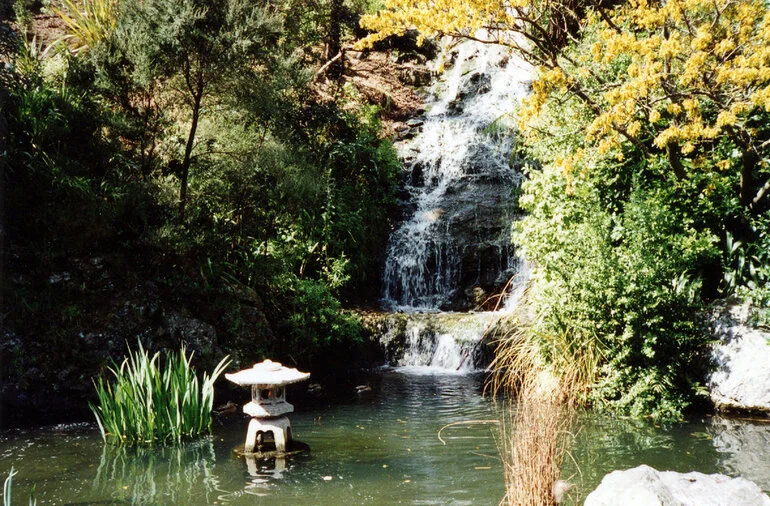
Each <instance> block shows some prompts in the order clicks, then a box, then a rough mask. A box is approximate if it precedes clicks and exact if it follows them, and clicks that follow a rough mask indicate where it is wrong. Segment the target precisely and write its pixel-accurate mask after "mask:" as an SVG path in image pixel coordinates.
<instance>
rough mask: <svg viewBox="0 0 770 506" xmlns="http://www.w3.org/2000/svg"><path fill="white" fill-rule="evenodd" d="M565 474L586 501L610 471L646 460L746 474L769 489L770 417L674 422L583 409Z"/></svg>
mask: <svg viewBox="0 0 770 506" xmlns="http://www.w3.org/2000/svg"><path fill="white" fill-rule="evenodd" d="M578 426H579V431H578V434H577V436H576V440H575V445H574V447H573V449H572V452H571V456H570V458H568V459H567V462H566V463H565V466H564V476H566V477H569V479H570V481H573V482H575V483H577V484H578V486H579V491H578V494H577V495H578V497H577V499H576V502H575V503H576V504H578V503H581V501H582V499H584V498H585V496H586V495H588V493H590V492H591V491H592V490H593V489H594V488H596V486H598V484H599V482H600V481H601V479H602V478H603V477H604V475H606V474H607V473H609V472H611V471H613V470H615V469H629V468H632V467H636V466H639V465H641V464H647V465H649V466H652V467H654V468H656V469H658V470H661V471H664V470H666V471H678V472H690V471H699V472H702V473H706V474H712V473H721V474H726V475H728V476H732V477H737V476H742V477H744V478H747V479H749V480H752V481H753V482H755V483H756V484H757V485H758V486H759V487H760V488H762V489H763V490H764V491H765V492H768V491H770V467H768V465H767V462H770V423H760V422H757V421H754V422H752V421H747V420H730V419H725V418H709V417H707V418H699V419H691V420H689V421H686V422H682V423H678V424H673V425H669V426H662V427H661V426H656V425H653V424H651V423H648V422H646V421H641V420H632V419H620V418H613V417H609V416H606V415H597V414H590V413H587V414H584V415H583V416H582V417H581V418H580V421H579V423H578Z"/></svg>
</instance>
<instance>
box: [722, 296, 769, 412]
mask: <svg viewBox="0 0 770 506" xmlns="http://www.w3.org/2000/svg"><path fill="white" fill-rule="evenodd" d="M747 312H748V308H747V307H745V306H744V307H732V308H729V309H727V310H724V311H722V312H721V314H720V315H719V316H718V317H717V318H716V320H715V322H714V333H715V336H716V338H717V339H718V340H717V343H716V344H715V345H714V348H713V351H712V358H713V361H714V364H715V366H716V367H715V369H714V370H713V371H712V373H711V374H710V376H709V378H708V381H707V385H708V389H709V395H710V397H711V400H712V402H713V403H714V406H715V407H716V408H717V409H718V410H720V411H737V412H753V413H763V414H766V415H770V334H769V333H767V332H763V331H761V330H759V329H755V328H751V327H749V326H747V325H746V324H745V323H744V322H745V319H746V318H745V317H746V314H747Z"/></svg>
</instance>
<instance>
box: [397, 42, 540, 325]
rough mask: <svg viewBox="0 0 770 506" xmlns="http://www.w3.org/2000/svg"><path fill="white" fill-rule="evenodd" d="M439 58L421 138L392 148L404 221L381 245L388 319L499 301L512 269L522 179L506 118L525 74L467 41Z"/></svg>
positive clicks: (498, 53) (506, 55) (497, 50)
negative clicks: (486, 299) (398, 160)
mask: <svg viewBox="0 0 770 506" xmlns="http://www.w3.org/2000/svg"><path fill="white" fill-rule="evenodd" d="M448 58H449V60H450V61H449V62H448V63H449V64H451V69H450V70H448V71H446V72H445V73H444V74H443V75H442V77H440V78H439V79H438V80H437V81H436V83H435V84H434V85H433V87H432V95H433V99H432V100H430V101H429V102H428V103H427V104H426V111H427V112H426V113H425V114H424V116H423V117H422V118H421V122H422V124H421V125H420V127H421V131H420V132H419V133H418V134H417V135H416V136H415V137H414V138H412V139H410V140H408V141H406V142H403V143H401V144H400V145H398V146H397V147H398V148H399V152H400V155H401V157H402V159H403V161H404V166H405V169H406V171H407V172H406V173H407V176H406V183H405V190H406V192H407V193H408V195H409V201H408V204H407V205H408V206H409V208H410V210H411V213H410V215H409V216H408V217H407V219H405V220H404V221H403V223H401V225H400V226H399V227H398V228H397V229H396V230H395V231H394V232H393V233H392V234H391V236H390V239H389V243H388V250H387V255H386V263H385V271H384V278H383V285H384V293H383V303H384V305H385V306H386V307H389V308H391V309H396V310H401V311H436V310H440V309H455V310H456V309H471V308H472V307H473V306H474V304H473V302H472V301H470V299H472V297H473V291H474V290H475V292H476V293H477V294H478V293H484V294H487V295H488V294H491V293H493V292H495V291H499V290H500V289H501V288H502V287H503V286H504V285H505V283H506V282H507V281H508V280H509V279H510V278H511V277H512V276H513V275H514V274H515V273H516V271H517V268H518V266H519V263H520V262H519V261H518V260H517V258H516V256H515V252H514V249H513V246H512V245H511V241H510V227H511V223H512V221H513V220H514V219H515V213H516V199H515V193H516V192H517V189H518V186H519V183H520V179H521V174H520V173H519V172H518V171H516V170H515V169H514V168H513V166H515V162H516V160H513V159H512V148H513V138H514V134H513V126H512V120H511V113H512V112H513V110H514V108H515V107H516V105H517V102H518V100H519V99H520V98H521V97H522V96H524V95H525V93H526V92H527V90H528V86H529V82H530V80H531V69H530V68H529V67H528V66H526V65H525V64H524V63H523V62H522V61H521V60H519V59H517V58H514V57H513V56H512V55H511V54H510V52H509V51H508V50H507V49H506V48H504V47H501V46H497V45H491V44H480V43H476V42H473V41H467V42H463V43H461V44H459V45H458V46H457V47H456V48H455V49H454V50H453V51H452V52H451V53H450V54H449V57H448ZM479 291H480V292H479Z"/></svg>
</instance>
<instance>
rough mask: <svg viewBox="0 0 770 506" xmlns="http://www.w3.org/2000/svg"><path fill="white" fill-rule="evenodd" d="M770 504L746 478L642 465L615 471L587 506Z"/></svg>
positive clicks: (761, 505) (744, 505)
mask: <svg viewBox="0 0 770 506" xmlns="http://www.w3.org/2000/svg"><path fill="white" fill-rule="evenodd" d="M620 504H622V505H623V506H725V505H736V506H737V505H741V506H770V497H768V496H767V495H766V494H764V493H762V490H761V489H760V488H759V487H758V486H757V485H756V484H754V483H753V482H751V481H749V480H747V479H745V478H730V477H729V476H725V475H723V474H703V473H697V472H692V473H676V472H673V471H662V472H661V471H657V470H655V469H653V468H651V467H650V466H644V465H642V466H639V467H635V468H633V469H628V470H626V471H613V472H611V473H610V474H608V475H607V476H605V477H604V479H602V482H601V484H600V485H599V487H598V488H597V489H596V490H594V491H593V492H591V493H590V494H589V495H588V497H587V498H586V501H585V506H618V505H620Z"/></svg>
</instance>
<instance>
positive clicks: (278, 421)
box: [243, 416, 292, 453]
mask: <svg viewBox="0 0 770 506" xmlns="http://www.w3.org/2000/svg"><path fill="white" fill-rule="evenodd" d="M267 433H271V434H272V435H273V441H274V442H275V451H277V452H286V443H288V442H289V441H291V440H292V435H291V422H290V421H289V419H288V418H287V417H285V416H281V417H277V418H252V419H251V421H250V422H249V429H248V431H247V432H246V443H245V444H244V447H243V451H244V453H254V448H257V449H258V451H259V450H261V446H262V444H263V443H264V438H265V435H266V434H267Z"/></svg>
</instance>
